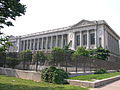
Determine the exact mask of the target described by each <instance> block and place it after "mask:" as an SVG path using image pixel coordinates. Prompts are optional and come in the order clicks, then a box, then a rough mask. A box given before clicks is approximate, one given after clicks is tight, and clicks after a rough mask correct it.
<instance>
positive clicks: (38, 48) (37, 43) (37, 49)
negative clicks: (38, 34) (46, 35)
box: [37, 38, 40, 50]
mask: <svg viewBox="0 0 120 90" xmlns="http://www.w3.org/2000/svg"><path fill="white" fill-rule="evenodd" d="M39 40H40V39H39V38H38V42H37V50H39Z"/></svg>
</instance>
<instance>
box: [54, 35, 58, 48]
mask: <svg viewBox="0 0 120 90" xmlns="http://www.w3.org/2000/svg"><path fill="white" fill-rule="evenodd" d="M55 46H56V47H58V36H56V45H55Z"/></svg>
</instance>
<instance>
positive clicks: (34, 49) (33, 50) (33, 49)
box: [33, 39, 35, 51]
mask: <svg viewBox="0 0 120 90" xmlns="http://www.w3.org/2000/svg"><path fill="white" fill-rule="evenodd" d="M33 40H34V41H33V42H34V43H33V51H34V50H35V39H33Z"/></svg>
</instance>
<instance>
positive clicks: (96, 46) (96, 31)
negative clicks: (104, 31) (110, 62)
mask: <svg viewBox="0 0 120 90" xmlns="http://www.w3.org/2000/svg"><path fill="white" fill-rule="evenodd" d="M95 48H97V30H95Z"/></svg>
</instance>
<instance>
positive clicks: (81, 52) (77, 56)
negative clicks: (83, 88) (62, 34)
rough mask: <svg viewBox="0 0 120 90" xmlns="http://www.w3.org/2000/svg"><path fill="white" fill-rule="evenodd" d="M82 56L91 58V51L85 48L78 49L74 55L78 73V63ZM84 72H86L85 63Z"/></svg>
mask: <svg viewBox="0 0 120 90" xmlns="http://www.w3.org/2000/svg"><path fill="white" fill-rule="evenodd" d="M80 56H85V57H89V51H88V50H86V49H85V48H84V47H78V48H77V50H76V51H75V52H74V53H73V57H72V58H73V60H75V64H76V65H75V66H76V72H77V67H78V61H79V60H80ZM84 71H85V63H84Z"/></svg>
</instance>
